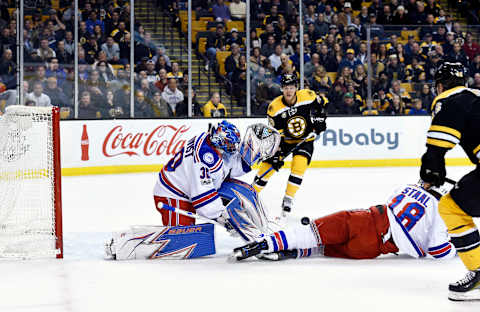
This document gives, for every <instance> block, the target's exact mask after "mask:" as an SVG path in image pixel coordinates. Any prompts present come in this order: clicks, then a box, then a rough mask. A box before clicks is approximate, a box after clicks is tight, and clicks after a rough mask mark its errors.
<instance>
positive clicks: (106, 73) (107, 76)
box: [95, 61, 115, 85]
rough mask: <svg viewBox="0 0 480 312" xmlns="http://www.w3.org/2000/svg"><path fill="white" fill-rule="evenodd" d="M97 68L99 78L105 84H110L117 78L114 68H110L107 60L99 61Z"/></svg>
mask: <svg viewBox="0 0 480 312" xmlns="http://www.w3.org/2000/svg"><path fill="white" fill-rule="evenodd" d="M95 69H97V70H98V73H99V79H100V81H101V82H102V83H105V85H108V84H110V83H111V82H112V81H113V80H115V75H114V73H113V70H112V69H111V68H110V66H109V64H108V63H107V62H105V61H99V62H97V64H96V66H95Z"/></svg>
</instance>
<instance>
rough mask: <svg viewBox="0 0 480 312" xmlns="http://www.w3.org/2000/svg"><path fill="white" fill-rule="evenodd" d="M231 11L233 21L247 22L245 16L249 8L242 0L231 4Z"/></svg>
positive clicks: (235, 0) (236, 0)
mask: <svg viewBox="0 0 480 312" xmlns="http://www.w3.org/2000/svg"><path fill="white" fill-rule="evenodd" d="M229 9H230V14H231V16H232V20H245V16H246V13H247V6H246V4H245V2H243V1H240V0H233V2H231V3H230V8H229Z"/></svg>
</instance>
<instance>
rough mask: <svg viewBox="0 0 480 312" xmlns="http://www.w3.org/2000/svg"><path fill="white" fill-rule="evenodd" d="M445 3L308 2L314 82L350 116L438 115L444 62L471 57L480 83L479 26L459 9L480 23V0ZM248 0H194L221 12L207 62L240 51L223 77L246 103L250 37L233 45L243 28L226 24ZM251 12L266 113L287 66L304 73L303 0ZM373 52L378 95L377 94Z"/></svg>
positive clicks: (256, 80)
mask: <svg viewBox="0 0 480 312" xmlns="http://www.w3.org/2000/svg"><path fill="white" fill-rule="evenodd" d="M439 2H440V1H437V0H426V1H416V0H391V1H382V0H371V1H369V2H363V1H361V0H360V1H355V0H353V1H344V0H320V1H308V0H307V1H303V8H302V10H303V12H304V16H303V17H304V34H303V39H304V55H303V59H304V74H305V80H304V83H305V86H306V87H308V88H310V89H312V90H314V91H315V92H317V93H318V94H322V95H325V96H326V97H327V98H328V99H329V102H330V103H329V107H328V111H329V113H330V114H346V115H358V114H363V115H404V114H428V113H429V109H430V103H431V100H432V98H433V97H434V92H435V91H434V89H433V88H432V82H433V75H434V72H435V70H436V68H437V66H438V64H439V63H440V62H442V61H455V62H461V63H462V64H463V65H464V66H465V67H466V68H467V69H468V76H469V85H470V86H471V87H474V88H478V87H479V86H480V64H479V63H480V46H479V45H478V43H477V39H478V38H477V37H476V36H478V33H477V29H475V28H474V29H473V32H470V31H468V30H465V27H464V26H462V24H461V23H460V22H459V21H458V20H456V19H455V18H454V17H453V16H452V15H451V14H450V13H449V12H465V8H467V7H468V8H470V9H471V10H470V11H469V13H468V14H465V15H466V16H464V17H465V18H468V20H472V21H476V22H477V23H478V8H479V7H478V6H477V7H475V6H474V5H473V3H477V4H478V1H450V6H449V7H442V6H441V5H440V3H439ZM238 3H239V1H234V2H231V3H229V4H228V5H227V4H225V3H224V1H223V0H215V1H214V2H212V3H211V4H208V2H207V3H206V2H194V8H195V11H196V12H197V18H199V17H205V16H211V15H212V14H213V18H214V20H215V21H216V22H217V25H216V28H215V31H211V33H210V37H209V38H208V41H207V43H206V58H207V64H208V66H211V64H212V63H213V62H215V61H217V63H218V58H217V59H216V56H217V55H218V53H219V52H223V51H230V52H231V54H230V55H229V56H228V57H227V58H226V59H225V61H224V67H225V74H224V75H223V76H224V78H225V79H226V80H227V81H229V83H230V85H231V86H232V88H231V90H232V94H233V95H234V96H236V98H237V100H238V101H239V103H242V101H243V100H244V99H245V89H244V86H245V79H244V78H243V77H242V74H243V73H244V72H245V70H244V66H245V65H244V55H245V45H244V42H242V41H240V42H235V43H236V44H229V40H232V39H233V38H237V37H238V33H237V30H236V29H231V31H230V32H226V25H228V23H229V22H230V21H231V20H244V19H242V17H241V16H239V15H238V14H236V15H235V17H234V15H233V14H232V12H233V11H234V10H235V12H236V10H237V7H238ZM232 6H233V8H232ZM208 8H210V10H209V9H208ZM449 10H450V11H449ZM472 12H473V13H472ZM250 14H251V20H250V24H251V29H252V31H251V33H250V34H248V35H249V36H250V39H251V51H250V60H249V61H250V68H251V73H252V84H251V86H252V87H251V91H252V94H251V95H252V97H251V98H252V103H253V109H252V111H253V113H254V114H260V115H262V114H265V112H266V109H267V107H268V104H269V102H270V101H271V100H272V99H273V98H274V97H276V96H278V95H279V94H281V91H280V90H281V89H280V85H279V82H280V77H281V75H282V74H283V73H296V74H297V75H299V69H300V58H301V57H302V56H300V44H299V42H300V38H299V37H300V31H299V28H298V25H299V15H298V0H292V1H282V0H270V1H266V0H252V2H251V5H250ZM462 14H463V13H462ZM462 14H458V15H459V16H462ZM475 17H476V18H477V19H476V20H475ZM368 28H370V38H371V41H370V49H371V57H370V59H369V58H368V54H367V50H368V44H367V41H366V40H367V29H368ZM242 36H245V34H242ZM369 61H370V63H371V66H372V67H371V75H372V78H373V79H372V81H371V84H370V86H371V94H372V99H373V100H372V101H368V100H367V97H368V87H369V83H368V79H367V76H368V63H369ZM219 65H220V64H217V67H220V66H219ZM220 75H221V76H222V73H220Z"/></svg>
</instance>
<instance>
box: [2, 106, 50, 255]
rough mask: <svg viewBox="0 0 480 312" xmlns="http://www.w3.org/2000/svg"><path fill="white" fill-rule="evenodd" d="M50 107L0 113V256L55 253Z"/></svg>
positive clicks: (23, 107)
mask: <svg viewBox="0 0 480 312" xmlns="http://www.w3.org/2000/svg"><path fill="white" fill-rule="evenodd" d="M52 120H53V115H52V108H51V107H50V108H48V107H26V106H9V107H7V109H6V113H5V115H3V116H0V258H5V257H8V258H10V257H18V258H36V257H44V256H50V255H55V254H56V253H57V250H56V248H55V243H56V233H55V186H54V150H53V149H54V146H53V141H54V139H53V130H52Z"/></svg>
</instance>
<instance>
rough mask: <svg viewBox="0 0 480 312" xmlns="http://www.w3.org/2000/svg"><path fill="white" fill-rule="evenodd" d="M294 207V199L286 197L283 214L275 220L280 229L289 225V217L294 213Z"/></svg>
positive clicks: (284, 198) (283, 202) (283, 203)
mask: <svg viewBox="0 0 480 312" xmlns="http://www.w3.org/2000/svg"><path fill="white" fill-rule="evenodd" d="M292 207H293V198H292V197H290V196H287V195H285V196H284V197H283V201H282V212H281V213H280V216H278V217H276V218H275V223H277V224H278V225H279V226H280V227H285V226H286V225H287V220H288V216H289V215H290V213H291V212H292Z"/></svg>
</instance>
